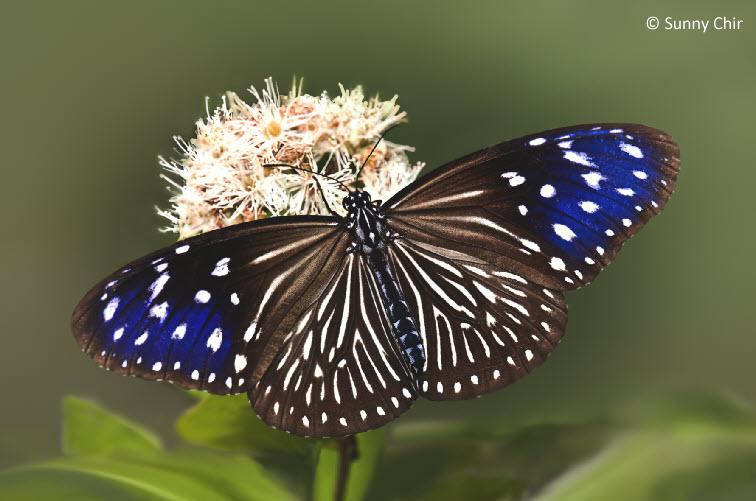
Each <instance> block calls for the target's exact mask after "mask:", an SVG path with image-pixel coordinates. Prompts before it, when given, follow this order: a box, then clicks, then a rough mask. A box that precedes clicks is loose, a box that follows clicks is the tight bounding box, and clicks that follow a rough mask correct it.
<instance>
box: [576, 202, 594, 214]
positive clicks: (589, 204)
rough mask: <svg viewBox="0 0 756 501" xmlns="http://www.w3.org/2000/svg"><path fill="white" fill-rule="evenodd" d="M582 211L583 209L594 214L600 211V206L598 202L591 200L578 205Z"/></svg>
mask: <svg viewBox="0 0 756 501" xmlns="http://www.w3.org/2000/svg"><path fill="white" fill-rule="evenodd" d="M578 205H579V206H580V208H581V209H583V210H584V211H585V212H587V213H588V214H593V213H594V212H596V211H597V210H599V206H598V204H597V203H596V202H591V201H590V200H585V201H583V202H580V203H579V204H578Z"/></svg>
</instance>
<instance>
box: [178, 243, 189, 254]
mask: <svg viewBox="0 0 756 501" xmlns="http://www.w3.org/2000/svg"><path fill="white" fill-rule="evenodd" d="M188 250H189V246H188V245H186V244H185V245H182V246H180V247H176V254H183V253H184V252H186V251H188Z"/></svg>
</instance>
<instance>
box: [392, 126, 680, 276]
mask: <svg viewBox="0 0 756 501" xmlns="http://www.w3.org/2000/svg"><path fill="white" fill-rule="evenodd" d="M678 166H679V151H678V147H677V145H676V144H675V143H674V142H673V141H672V140H671V138H669V136H667V135H666V134H664V133H663V132H661V131H658V130H656V129H652V128H649V127H645V126H641V125H630V124H602V125H585V126H577V127H569V128H565V129H556V130H553V131H548V132H544V133H541V134H536V135H531V136H526V137H524V138H520V139H516V140H513V141H509V142H506V143H502V144H500V145H498V146H494V147H491V148H488V149H486V150H482V151H480V152H477V153H474V154H472V155H470V156H468V157H465V158H462V159H460V160H458V161H456V162H452V163H450V164H448V165H446V166H444V167H441V168H439V169H437V170H436V171H434V172H433V173H431V174H430V175H428V176H426V177H425V178H423V179H420V180H418V181H416V182H415V183H413V184H412V185H410V186H408V187H407V188H405V189H404V190H402V191H401V192H399V193H398V194H397V195H395V196H394V197H392V199H391V200H389V201H388V202H387V203H386V208H387V215H388V218H389V221H390V223H391V225H392V228H393V229H394V230H395V231H396V232H397V233H399V234H400V235H402V236H403V237H404V238H407V239H410V240H417V241H424V242H427V243H430V244H433V245H437V246H439V247H445V248H450V249H455V250H459V251H460V252H465V253H468V254H472V255H475V256H477V257H479V258H481V259H483V260H485V261H487V262H489V263H491V264H492V265H495V266H497V267H499V268H500V269H508V270H510V271H513V272H516V273H519V274H521V275H523V276H526V277H528V278H529V279H530V280H533V281H536V282H539V283H541V284H542V285H545V286H547V287H550V288H554V289H561V290H567V289H573V288H576V287H579V286H582V285H585V284H586V283H588V282H590V281H591V280H592V279H593V278H594V277H595V276H596V274H597V273H598V272H599V271H601V269H602V268H603V267H604V266H606V265H607V264H608V263H609V262H610V261H611V259H612V258H613V257H614V256H615V255H616V253H617V251H618V250H619V248H620V247H621V245H622V243H623V242H624V241H625V240H626V239H627V238H628V237H629V236H631V235H633V234H634V233H635V232H636V231H638V230H639V229H640V228H641V227H642V226H643V225H644V224H645V223H646V221H648V219H650V218H651V217H652V216H653V215H655V214H658V213H659V211H660V210H661V209H662V208H663V207H664V205H665V204H666V202H667V200H668V198H669V195H670V194H671V193H672V189H673V188H674V185H675V181H676V177H677V172H678Z"/></svg>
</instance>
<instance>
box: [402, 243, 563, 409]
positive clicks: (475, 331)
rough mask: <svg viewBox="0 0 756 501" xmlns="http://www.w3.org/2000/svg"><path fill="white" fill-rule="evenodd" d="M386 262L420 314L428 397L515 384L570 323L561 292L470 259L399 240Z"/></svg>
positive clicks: (423, 384) (423, 385) (455, 396)
mask: <svg viewBox="0 0 756 501" xmlns="http://www.w3.org/2000/svg"><path fill="white" fill-rule="evenodd" d="M394 243H395V245H394V247H393V249H392V252H391V253H390V256H391V261H392V264H393V266H394V267H395V269H396V270H397V274H398V276H399V282H400V283H401V285H402V288H403V290H404V291H405V295H406V298H407V301H408V303H409V304H410V307H411V308H412V310H413V311H415V312H416V313H417V320H418V325H419V328H420V334H421V337H422V339H423V344H424V346H425V347H426V361H425V366H424V368H423V371H422V373H421V374H419V375H418V382H419V387H420V391H421V394H422V395H423V396H424V397H426V398H429V399H431V400H460V399H466V398H472V397H474V396H477V395H480V394H483V393H487V392H490V391H493V390H496V389H498V388H501V387H503V386H506V385H507V384H509V383H512V382H514V381H515V380H517V379H519V378H520V377H522V376H523V375H525V374H527V373H528V372H529V371H531V370H532V369H534V368H535V367H536V366H538V365H539V364H540V363H541V362H542V361H543V360H545V358H546V357H547V356H548V354H549V353H550V352H551V350H552V349H553V348H554V347H555V346H556V344H557V343H558V342H559V340H560V338H561V337H562V334H563V333H564V329H565V324H566V322H567V305H566V303H565V301H564V297H563V295H562V293H561V292H559V291H553V290H549V289H544V288H543V287H542V286H540V285H538V284H535V283H533V282H531V281H529V280H527V279H526V278H524V277H522V276H519V275H517V274H514V273H512V272H509V271H506V270H499V269H497V268H495V267H492V266H491V265H489V264H488V263H485V262H483V261H481V260H480V259H477V258H475V257H473V256H469V255H464V254H460V253H457V252H454V251H449V250H447V249H442V248H434V247H432V246H429V245H425V244H417V243H412V242H409V241H405V240H404V239H401V238H400V239H397V240H396V241H395V242H394Z"/></svg>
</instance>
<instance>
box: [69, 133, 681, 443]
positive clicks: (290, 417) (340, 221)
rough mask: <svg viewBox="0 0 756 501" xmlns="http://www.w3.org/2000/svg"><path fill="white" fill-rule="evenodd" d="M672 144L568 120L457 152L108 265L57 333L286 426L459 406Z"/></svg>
mask: <svg viewBox="0 0 756 501" xmlns="http://www.w3.org/2000/svg"><path fill="white" fill-rule="evenodd" d="M678 170H679V148H678V146H677V145H676V144H675V142H674V141H673V140H672V139H671V138H670V136H668V135H667V134H665V133H664V132H661V131H659V130H656V129H653V128H650V127H646V126H643V125H632V124H592V125H578V126H573V127H567V128H561V129H555V130H550V131H546V132H541V133H539V134H534V135H529V136H525V137H522V138H519V139H515V140H511V141H507V142H504V143H501V144H498V145H496V146H492V147H490V148H487V149H483V150H481V151H478V152H475V153H472V154H470V155H468V156H465V157H463V158H460V159H458V160H456V161H453V162H451V163H448V164H446V165H444V166H442V167H439V168H438V169H436V170H434V171H432V172H431V173H430V174H428V175H426V176H425V177H423V178H421V179H418V180H417V181H415V182H413V183H411V184H410V185H408V186H407V187H405V188H404V189H402V190H401V191H399V192H398V193H396V194H395V195H394V196H392V197H391V199H389V200H388V201H386V202H385V203H381V202H379V201H373V200H371V197H370V195H369V194H368V193H367V192H365V191H359V190H354V191H349V193H348V194H347V195H346V196H345V198H344V200H343V206H344V209H345V210H346V212H347V216H346V217H341V216H338V215H336V214H334V215H330V216H320V215H318V216H315V215H310V216H285V217H271V218H268V219H262V220H258V221H253V222H249V223H242V224H238V225H234V226H230V227H226V228H223V229H220V230H215V231H211V232H208V233H205V234H202V235H199V236H196V237H193V238H188V239H186V240H183V241H180V242H178V243H176V244H174V245H171V246H169V247H167V248H165V249H161V250H159V251H157V252H154V253H152V254H150V255H148V256H145V257H143V258H141V259H138V260H136V261H133V262H131V263H129V264H127V265H126V266H125V267H123V268H121V269H119V270H117V271H116V272H114V273H113V274H111V275H110V276H108V277H107V278H105V279H104V280H103V281H102V282H101V283H99V284H98V285H96V286H95V287H94V288H92V289H91V290H90V291H89V293H87V294H86V296H85V297H84V298H83V299H82V300H81V302H80V303H79V304H78V306H77V307H76V309H75V311H74V313H73V318H72V330H73V333H74V336H75V338H76V340H77V341H78V343H79V344H80V346H81V347H82V349H83V350H84V351H85V352H86V353H87V354H89V355H90V356H91V357H92V358H94V360H95V361H96V362H97V363H98V364H99V365H101V366H102V367H105V368H107V369H109V370H112V371H114V372H118V373H121V374H128V375H136V376H139V377H142V378H145V379H150V380H168V381H171V382H173V383H176V384H178V385H180V386H182V387H185V388H192V389H200V390H205V391H208V392H211V393H215V394H222V395H223V394H236V393H242V392H246V393H247V395H248V397H249V400H250V402H251V405H252V407H253V409H254V411H255V412H256V413H257V415H258V416H259V417H260V418H261V419H262V420H263V421H265V422H266V423H268V424H269V425H271V426H273V427H276V428H279V429H282V430H286V431H288V432H291V433H294V434H297V435H303V436H343V435H350V434H354V433H357V432H362V431H366V430H369V429H373V428H377V427H380V426H382V425H384V424H386V423H388V422H389V421H391V420H393V419H395V418H396V417H398V416H399V415H400V414H402V413H403V412H405V411H406V410H407V409H408V408H409V407H410V406H411V405H412V403H413V401H414V400H415V399H416V398H418V397H419V396H422V397H425V398H428V399H431V400H461V399H469V398H472V397H476V396H478V395H481V394H484V393H488V392H491V391H493V390H496V389H499V388H502V387H504V386H506V385H508V384H510V383H512V382H514V381H516V380H517V379H519V378H521V377H522V376H524V375H525V374H527V373H528V372H530V371H532V370H533V369H535V368H536V367H537V366H538V365H540V364H541V363H542V362H543V361H544V360H545V359H546V357H547V356H548V355H549V353H550V352H551V351H552V350H553V349H554V347H555V346H556V345H557V343H558V342H559V340H560V339H561V337H562V335H563V334H564V331H565V325H566V321H567V304H566V302H565V298H564V293H565V292H566V291H569V290H573V289H577V288H579V287H582V286H584V285H586V284H588V283H589V282H591V281H592V280H593V279H594V278H595V277H596V275H597V274H598V273H599V272H600V271H601V270H602V269H603V268H604V267H605V266H606V265H608V264H609V262H611V261H612V259H614V257H615V255H616V254H617V252H618V251H619V249H620V247H621V246H622V244H623V242H624V241H625V240H627V239H628V238H629V237H630V236H632V235H633V234H635V233H636V232H637V231H638V230H639V229H640V228H641V227H643V225H644V224H645V223H646V222H647V221H648V220H649V219H650V218H651V217H653V216H654V215H656V214H658V213H659V212H660V211H661V210H662V208H663V207H664V206H665V204H666V203H667V200H668V199H669V196H670V194H671V193H672V191H673V189H674V187H675V181H676V178H677V174H678Z"/></svg>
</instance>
